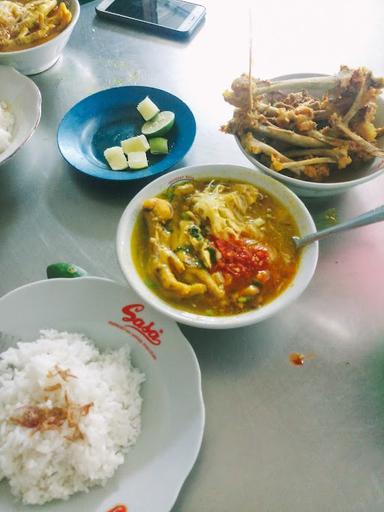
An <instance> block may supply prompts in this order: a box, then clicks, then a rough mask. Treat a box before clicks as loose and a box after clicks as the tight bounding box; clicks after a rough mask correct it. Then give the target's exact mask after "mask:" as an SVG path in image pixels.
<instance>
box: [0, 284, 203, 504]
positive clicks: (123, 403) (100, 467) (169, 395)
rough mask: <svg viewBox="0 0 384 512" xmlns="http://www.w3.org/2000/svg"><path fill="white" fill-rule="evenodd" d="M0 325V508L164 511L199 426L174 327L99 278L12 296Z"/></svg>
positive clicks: (188, 364) (195, 393) (194, 369)
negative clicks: (42, 506) (31, 506)
mask: <svg viewBox="0 0 384 512" xmlns="http://www.w3.org/2000/svg"><path fill="white" fill-rule="evenodd" d="M20 319H21V320H20ZM0 325H1V329H2V332H1V333H0V480H1V479H3V480H2V483H1V484H0V492H1V496H2V498H1V511H2V512H11V511H14V510H15V508H17V510H18V511H20V512H22V511H24V510H25V511H27V510H30V508H29V505H43V504H44V510H45V511H46V512H48V511H50V510H54V511H55V512H68V511H74V510H92V511H94V512H107V511H108V510H111V509H112V508H113V507H116V506H117V505H120V506H122V507H123V506H125V507H126V509H127V510H129V511H131V510H156V512H169V510H170V509H171V508H172V506H173V504H174V502H175V500H176V497H177V495H178V493H179V491H180V488H181V486H182V484H183V482H184V480H185V478H186V476H187V475H188V473H189V471H190V470H191V468H192V466H193V464H194V462H195V459H196V457H197V454H198V452H199V449H200V444H201V440H202V434H203V427H204V405H203V400H202V395H201V383H200V371H199V367H198V363H197V360H196V357H195V355H194V353H193V351H192V349H191V347H190V345H189V344H188V342H187V341H186V340H185V338H184V337H183V335H182V334H181V332H180V331H179V329H178V327H177V325H176V324H175V323H174V322H172V321H170V320H168V319H166V318H164V317H162V316H161V315H159V314H158V313H156V312H155V311H154V310H152V309H151V308H150V307H148V306H144V305H142V304H141V301H140V299H139V298H138V297H137V296H136V295H135V293H134V292H132V291H130V290H129V289H127V288H126V287H125V286H122V285H119V284H117V283H114V282H113V281H110V280H107V279H100V278H92V277H82V278H76V279H51V280H46V281H40V282H37V283H32V284H30V285H26V286H24V287H21V288H19V289H17V290H15V291H13V292H11V293H9V294H7V295H6V296H4V297H3V298H1V299H0ZM165 473H166V474H167V478H166V479H165V480H163V479H162V478H159V475H164V474H165ZM148 488H150V489H151V492H150V493H149V492H148ZM38 510H40V508H38ZM120 510H124V508H121V509H120Z"/></svg>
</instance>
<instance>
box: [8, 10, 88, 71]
mask: <svg viewBox="0 0 384 512" xmlns="http://www.w3.org/2000/svg"><path fill="white" fill-rule="evenodd" d="M69 2H70V3H71V6H72V5H73V6H74V9H73V13H72V19H71V21H70V22H69V23H68V25H67V26H66V27H65V28H64V30H62V31H61V32H59V33H58V34H56V35H55V36H54V37H52V38H51V39H48V41H43V42H42V43H39V44H37V45H35V46H31V47H30V48H22V49H20V50H12V51H10V52H0V62H1V56H4V57H5V56H15V55H22V54H27V53H30V52H33V51H36V50H37V49H38V48H42V47H45V48H46V47H47V46H50V45H51V44H54V41H57V39H58V38H59V37H60V36H64V34H65V33H66V32H68V31H69V30H70V31H72V30H73V29H74V27H75V25H76V23H77V22H78V19H79V17H80V2H79V0H69Z"/></svg>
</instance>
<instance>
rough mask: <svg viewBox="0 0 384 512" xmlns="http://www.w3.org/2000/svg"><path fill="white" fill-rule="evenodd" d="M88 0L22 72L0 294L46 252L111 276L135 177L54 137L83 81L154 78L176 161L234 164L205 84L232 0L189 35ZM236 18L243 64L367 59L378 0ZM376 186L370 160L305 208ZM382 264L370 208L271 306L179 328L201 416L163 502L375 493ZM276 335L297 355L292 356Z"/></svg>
mask: <svg viewBox="0 0 384 512" xmlns="http://www.w3.org/2000/svg"><path fill="white" fill-rule="evenodd" d="M95 4H96V2H91V3H87V4H85V5H84V6H83V7H82V13H81V17H80V22H79V24H78V26H77V27H76V29H75V31H74V35H73V37H72V39H71V41H70V44H69V46H68V47H67V48H66V51H65V54H64V56H63V58H62V60H61V61H60V62H59V63H58V64H57V65H56V66H54V67H53V68H52V69H50V70H49V71H47V72H45V73H42V74H41V75H37V76H35V77H33V80H34V81H35V82H36V84H37V85H38V86H39V87H40V89H41V92H42V95H43V116H42V120H41V124H40V126H39V128H38V130H37V132H36V133H35V135H34V136H33V138H32V140H31V141H30V142H29V143H28V144H27V145H26V146H25V147H24V148H23V149H22V150H21V151H20V152H19V153H18V154H17V155H16V157H15V158H14V159H13V160H12V161H11V162H9V163H8V164H6V165H5V166H3V167H2V168H1V169H0V258H1V279H0V294H4V293H6V292H8V291H10V290H12V289H14V288H16V287H18V286H20V285H22V284H25V283H27V282H31V281H35V280H39V279H42V278H44V277H45V267H46V266H47V265H48V264H49V263H52V262H55V261H63V260H64V261H71V262H74V263H77V264H78V265H80V266H82V267H84V268H86V269H87V270H88V271H89V272H90V273H91V274H93V275H98V276H106V277H110V278H113V279H115V280H117V281H121V282H123V281H124V280H123V276H122V274H121V272H120V270H119V267H118V264H117V260H116V256H115V248H114V239H115V231H116V226H117V222H118V219H119V217H120V215H121V213H122V211H123V209H124V207H125V205H126V204H127V203H128V201H129V200H130V198H131V197H132V196H133V194H134V193H135V192H136V191H137V190H138V189H139V188H140V187H141V186H142V185H141V184H137V185H132V184H128V185H127V184H120V183H119V184H115V183H107V182H104V181H97V180H93V179H90V178H89V177H87V176H83V175H80V174H79V173H77V172H74V171H73V170H72V169H71V168H70V167H69V166H68V165H67V164H66V163H65V162H64V161H63V160H62V158H61V157H60V154H59V152H58V149H57V146H56V129H57V125H58V122H59V120H60V119H61V117H62V116H63V115H64V113H65V112H66V111H67V110H68V109H69V108H70V107H71V106H72V105H73V104H74V103H76V102H77V101H78V100H80V99H82V98H83V97H85V96H86V95H88V94H90V93H93V92H95V91H98V90H101V89H104V88H107V87H111V86H115V85H122V84H143V85H149V86H156V87H160V88H163V89H166V90H169V91H170V92H172V93H175V94H177V95H178V96H180V97H181V98H183V99H184V100H185V101H186V102H187V103H188V104H189V105H190V107H191V109H192V110H193V112H194V113H195V116H196V120H197V125H198V132H197V138H196V141H195V144H194V146H193V148H192V149H191V151H190V152H189V153H188V155H187V156H186V157H185V159H184V160H183V161H182V162H180V163H179V165H178V166H183V165H191V164H197V163H209V162H228V163H229V162H230V163H240V164H247V163H248V162H247V160H246V159H245V158H244V157H243V156H242V155H241V154H240V152H239V150H238V149H237V147H236V145H235V142H234V141H233V139H232V138H231V137H230V136H228V135H224V134H222V133H220V132H219V129H218V128H219V126H220V125H221V124H222V123H224V122H225V121H226V120H227V119H228V118H229V117H230V115H231V108H230V107H229V106H227V105H226V104H225V103H224V101H223V100H222V97H221V93H222V91H223V90H224V89H225V88H226V87H228V86H229V84H230V83H231V80H232V79H233V78H234V77H236V76H237V75H238V74H240V73H241V72H242V71H246V69H247V62H248V49H247V48H248V21H247V15H248V10H247V9H248V7H247V4H246V3H242V2H241V1H237V2H234V3H232V2H231V4H232V6H230V5H229V4H230V3H229V2H220V1H216V2H215V1H209V2H208V1H207V2H205V4H206V5H207V19H206V22H205V24H204V25H203V26H202V27H201V29H200V30H199V32H198V33H197V34H196V35H195V37H194V38H193V39H192V40H191V41H189V42H176V41H171V40H167V39H163V38H160V37H157V36H152V35H148V34H145V33H143V32H139V31H136V30H133V29H130V28H128V27H124V26H119V25H116V24H114V23H111V22H108V21H104V20H100V19H97V18H96V17H95V13H94V7H95ZM253 25H254V43H253V45H254V54H255V55H254V61H255V75H259V76H261V77H272V76H276V75H281V74H286V73H294V72H320V73H333V72H335V71H336V70H337V69H338V67H339V65H340V64H342V63H343V64H348V65H350V66H359V65H365V66H367V67H369V68H371V69H372V70H373V71H374V72H375V73H376V74H378V75H383V74H384V44H383V26H384V7H383V4H382V2H381V0H366V1H365V2H360V1H350V2H347V1H346V0H344V1H339V2H335V1H330V0H323V1H322V2H316V3H314V2H313V3H308V2H304V1H298V0H297V1H295V0H290V1H289V2H283V1H280V2H279V1H277V2H263V3H257V5H255V7H254V23H253ZM383 202H384V176H382V177H381V178H378V179H376V180H375V181H374V182H371V183H368V184H366V185H363V186H360V187H359V188H357V189H356V190H353V191H351V192H348V193H347V194H345V195H343V196H340V197H338V198H331V199H328V200H326V201H324V202H321V203H316V204H314V203H312V204H309V207H310V209H311V211H312V212H313V213H314V214H318V213H319V212H322V211H325V210H326V209H327V208H330V207H334V208H336V210H337V213H338V217H339V219H340V220H343V219H346V218H348V217H351V216H353V215H356V214H359V213H362V212H364V211H366V210H368V209H370V208H373V207H375V206H378V205H380V204H382V203H383ZM383 268H384V225H383V224H376V225H373V226H368V227H366V228H362V229H360V230H356V231H353V232H349V233H344V234H340V235H338V236H337V237H336V238H333V239H328V240H325V241H323V242H321V248H320V260H319V265H318V269H317V272H316V275H315V277H314V279H313V281H312V283H311V284H310V286H309V288H308V289H307V290H306V291H305V293H304V294H303V295H302V297H301V298H300V299H299V300H298V301H297V302H296V303H295V304H293V305H292V306H291V307H289V308H287V309H286V310H285V311H283V312H282V313H281V314H279V315H278V316H276V317H275V318H272V319H270V320H268V321H265V322H263V323H261V324H259V325H255V326H253V327H248V328H244V329H238V330H233V331H224V332H209V331H205V330H196V329H193V328H184V327H183V328H182V330H183V332H184V333H185V335H186V336H187V338H188V339H189V340H190V342H191V343H192V345H193V347H194V349H195V351H196V353H197V356H198V359H199V361H200V365H201V370H202V378H203V391H204V396H205V403H206V409H207V424H206V431H205V437H204V442H203V446H202V450H201V453H200V456H199V459H198V461H197V463H196V465H195V467H194V469H193V471H192V473H191V475H190V476H189V478H188V480H187V482H186V484H185V485H184V488H183V490H182V492H181V494H180V497H179V499H178V501H177V503H176V505H175V507H174V511H175V512H196V511H198V510H199V511H204V512H229V511H235V510H236V511H241V512H255V511H257V512H291V511H295V512H296V511H297V512H323V511H332V512H363V511H364V512H367V511H368V512H376V511H377V512H379V511H380V512H382V511H383V510H384V270H383ZM21 314H22V313H21ZM293 351H295V352H296V351H297V352H301V353H304V354H313V355H314V358H313V359H312V360H308V361H307V362H306V363H305V364H304V366H303V367H294V366H292V365H291V364H290V363H289V361H288V354H289V353H290V352H293ZM0 508H1V506H0Z"/></svg>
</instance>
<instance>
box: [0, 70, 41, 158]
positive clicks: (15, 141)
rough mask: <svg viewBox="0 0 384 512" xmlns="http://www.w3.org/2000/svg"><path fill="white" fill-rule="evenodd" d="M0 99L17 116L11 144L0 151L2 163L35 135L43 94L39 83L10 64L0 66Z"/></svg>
mask: <svg viewBox="0 0 384 512" xmlns="http://www.w3.org/2000/svg"><path fill="white" fill-rule="evenodd" d="M0 101H5V102H6V103H7V104H8V105H9V107H10V110H11V112H12V114H13V115H14V116H15V125H14V131H13V137H12V140H11V143H10V145H9V146H8V147H7V149H6V150H5V151H3V152H2V153H0V165H2V164H3V163H5V162H6V161H7V160H8V159H9V158H11V157H12V156H13V155H14V154H15V153H16V151H18V150H19V149H20V148H21V146H23V145H24V144H25V143H26V142H27V141H28V140H29V139H30V138H31V137H32V135H33V133H34V132H35V130H36V128H37V127H38V125H39V122H40V117H41V94H40V90H39V88H38V87H37V85H36V84H35V83H34V82H33V81H32V80H31V79H30V78H27V77H26V76H24V75H22V74H21V73H19V72H18V71H16V70H15V69H13V68H11V67H9V66H0Z"/></svg>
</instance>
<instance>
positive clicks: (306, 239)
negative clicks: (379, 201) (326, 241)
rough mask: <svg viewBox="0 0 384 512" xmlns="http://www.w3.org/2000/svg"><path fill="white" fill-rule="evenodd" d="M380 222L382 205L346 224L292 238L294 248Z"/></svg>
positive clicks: (382, 212) (383, 214) (383, 213)
mask: <svg viewBox="0 0 384 512" xmlns="http://www.w3.org/2000/svg"><path fill="white" fill-rule="evenodd" d="M382 220H384V205H383V206H379V207H377V208H374V209H373V210H370V211H369V212H366V213H363V214H362V215H359V216H358V217H354V218H353V219H351V220H347V221H346V222H342V223H340V224H337V226H332V227H330V228H327V229H322V230H321V231H316V232H315V233H310V234H309V235H304V236H302V237H293V238H294V242H295V245H296V247H297V248H299V247H303V246H304V245H307V244H310V243H311V242H315V241H316V240H321V239H322V238H325V237H326V236H328V235H331V234H333V233H338V232H340V231H346V230H348V229H353V228H358V227H360V226H366V225H367V224H373V223H375V222H380V221H382Z"/></svg>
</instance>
